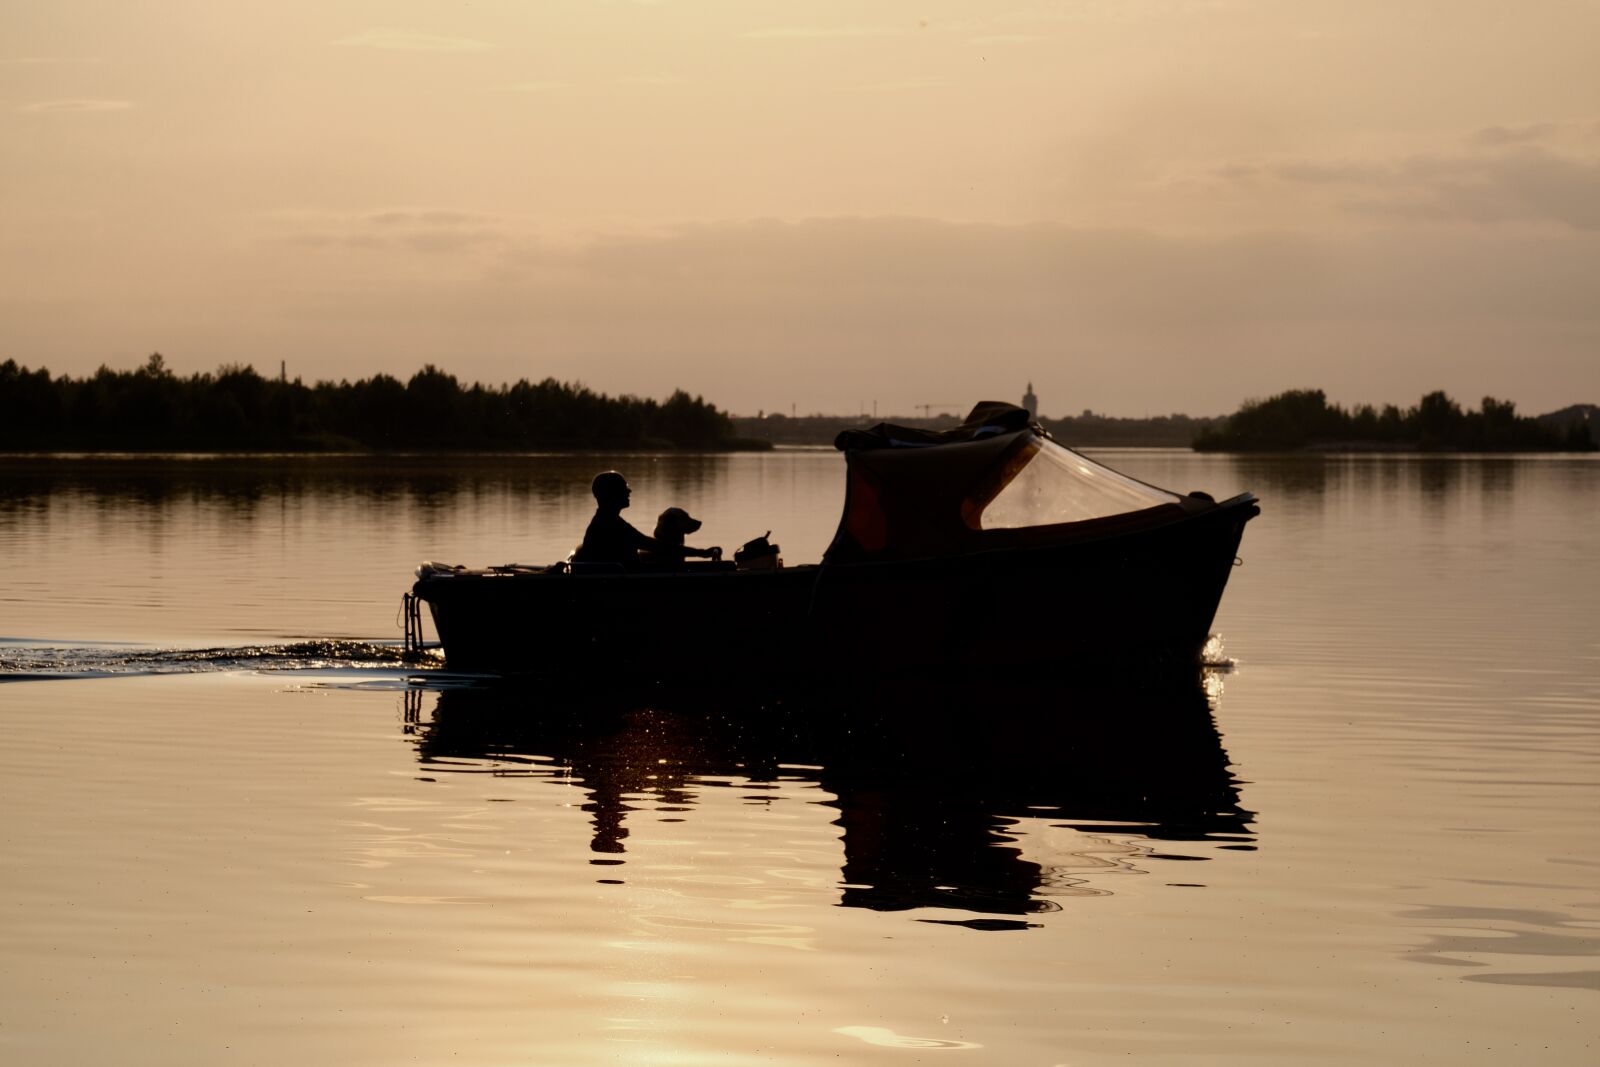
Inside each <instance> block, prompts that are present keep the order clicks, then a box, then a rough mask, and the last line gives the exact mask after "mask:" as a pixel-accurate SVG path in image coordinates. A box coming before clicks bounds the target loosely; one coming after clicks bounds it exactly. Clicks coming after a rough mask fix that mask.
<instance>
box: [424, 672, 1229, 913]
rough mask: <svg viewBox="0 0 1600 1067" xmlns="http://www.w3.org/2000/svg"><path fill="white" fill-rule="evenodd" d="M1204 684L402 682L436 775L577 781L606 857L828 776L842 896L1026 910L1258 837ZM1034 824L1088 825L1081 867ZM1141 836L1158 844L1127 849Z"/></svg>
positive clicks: (1214, 683)
mask: <svg viewBox="0 0 1600 1067" xmlns="http://www.w3.org/2000/svg"><path fill="white" fill-rule="evenodd" d="M1208 687H1209V688H1211V689H1213V690H1214V689H1216V688H1217V687H1218V679H1217V678H1216V676H1214V675H1213V676H1211V677H1209V678H1208V677H1207V676H1205V675H1203V674H1201V673H1199V672H1194V671H1191V672H1189V673H1187V674H1186V675H1184V676H1180V677H1175V678H1173V677H1169V678H1163V679H1158V680H1154V681H1152V680H1149V679H1146V680H1143V681H1141V682H1140V683H1139V684H1136V685H1121V686H1109V685H1085V684H1079V685H1074V686H1071V687H1067V686H1064V685H1061V684H1058V683H1056V682H1055V681H1053V680H1052V683H1051V684H1048V685H1045V684H1039V685H1025V684H1018V683H1015V682H1000V681H995V680H992V679H989V680H984V681H981V682H978V681H956V682H952V681H950V680H949V679H924V680H921V681H918V682H908V681H906V680H904V679H899V680H896V681H895V682H894V683H893V684H892V685H891V684H889V683H882V684H877V685H871V686H862V685H855V686H852V687H851V688H849V689H847V690H846V689H842V688H841V689H839V690H837V691H817V692H812V693H810V694H808V695H806V696H803V697H787V698H778V697H773V696H769V697H766V698H762V697H757V696H749V695H746V696H744V697H741V698H731V697H727V696H723V697H717V696H714V695H711V694H709V693H706V692H692V691H689V690H681V689H679V690H672V691H670V692H662V691H659V690H656V691H653V692H651V693H650V694H649V695H648V696H647V697H641V696H635V697H629V696H627V695H624V694H610V695H607V696H604V697H601V698H598V699H597V698H596V697H594V696H593V695H582V696H578V695H569V696H565V697H563V696H557V695H554V694H552V693H551V692H550V691H549V690H546V689H537V690H536V689H532V688H527V687H518V686H508V685H503V684H502V685H495V686H491V687H484V688H478V687H468V688H446V689H444V690H443V691H441V692H437V693H430V692H424V691H420V690H415V691H413V692H411V693H408V694H407V697H408V703H407V723H406V730H407V731H408V733H410V734H411V735H412V737H413V739H414V742H415V744H416V747H417V757H418V760H419V761H420V762H421V764H422V765H423V767H424V768H425V770H426V773H427V774H429V775H438V774H448V773H451V772H464V773H480V774H481V773H485V772H488V773H493V774H496V775H501V776H519V775H526V776H530V777H543V778H549V777H554V776H557V775H559V776H560V777H562V778H564V779H565V780H568V781H572V780H576V782H577V783H578V784H580V785H581V786H582V788H583V789H584V790H585V791H586V794H587V802H586V803H585V805H584V808H585V810H586V811H588V813H589V815H590V819H591V825H592V834H593V836H592V840H591V842H590V849H591V850H592V852H593V853H594V854H596V855H595V858H592V859H591V862H593V863H611V864H616V863H619V862H620V857H622V856H624V855H625V854H626V852H627V850H628V841H629V834H630V830H631V829H632V830H639V829H640V828H641V827H645V826H650V827H658V825H659V824H656V823H640V824H638V825H636V826H630V821H629V815H630V814H631V813H634V812H638V811H654V812H662V811H667V812H672V813H674V814H675V815H678V816H681V817H682V819H683V820H685V821H690V822H692V821H693V812H694V810H695V805H696V802H697V798H698V796H699V795H700V794H701V793H702V792H703V791H705V790H708V789H712V788H725V787H726V786H727V785H728V782H729V780H730V779H732V780H733V781H734V782H735V783H737V787H738V788H741V789H748V790H752V791H759V790H761V789H762V788H763V785H764V784H768V783H778V782H780V780H781V781H782V782H783V783H785V784H786V785H787V784H788V783H793V782H796V781H799V782H814V783H816V785H818V786H819V787H820V788H821V790H823V791H824V792H825V793H826V794H827V795H829V796H831V798H832V799H831V800H828V801H826V803H829V804H831V805H832V806H834V807H836V808H837V809H838V817H837V819H836V820H835V824H836V825H837V826H839V827H840V828H841V829H842V831H843V835H842V836H843V849H844V857H843V862H842V870H841V872H840V887H841V888H840V900H839V903H840V904H842V905H844V906H846V907H859V908H872V909H875V910H880V911H897V910H904V909H913V908H948V909H959V910H962V911H967V912H973V913H977V914H978V915H980V916H1000V915H1026V914H1030V913H1035V912H1042V911H1053V910H1057V909H1058V908H1059V906H1060V905H1059V904H1057V903H1055V900H1053V899H1052V898H1058V899H1059V898H1063V897H1068V896H1072V895H1082V894H1099V893H1102V892H1104V890H1103V889H1097V888H1085V887H1084V886H1083V883H1084V882H1085V880H1086V878H1085V876H1086V875H1092V873H1093V868H1095V867H1100V868H1104V867H1107V866H1110V865H1112V864H1113V863H1128V862H1136V863H1142V862H1143V861H1144V860H1152V861H1159V860H1160V859H1162V858H1180V857H1171V856H1166V855H1165V854H1164V849H1163V848H1162V847H1161V846H1160V845H1157V844H1153V843H1154V842H1206V843H1208V844H1209V845H1210V846H1211V848H1221V849H1250V848H1253V847H1254V846H1253V844H1251V842H1252V841H1253V837H1252V834H1251V829H1250V825H1251V820H1252V813H1251V812H1249V811H1246V810H1245V809H1243V808H1242V807H1240V804H1239V791H1238V781H1237V779H1235V777H1234V776H1233V774H1232V773H1231V772H1230V770H1229V763H1228V757H1227V753H1226V752H1225V751H1224V750H1223V747H1222V742H1221V739H1220V737H1219V735H1218V732H1217V729H1216V726H1215V723H1214V721H1213V718H1212V707H1211V703H1212V702H1211V699H1210V697H1209V696H1208ZM771 787H772V786H770V785H769V786H768V788H771ZM1024 819H1026V820H1028V826H1029V827H1040V826H1051V827H1061V828H1066V829H1068V830H1074V831H1079V832H1081V833H1083V834H1084V835H1085V836H1084V838H1083V840H1084V842H1085V845H1086V847H1085V849H1084V850H1083V854H1082V855H1081V856H1077V857H1076V859H1077V860H1078V861H1081V862H1073V861H1070V860H1069V862H1065V863H1058V864H1053V865H1052V866H1050V867H1048V868H1047V867H1044V866H1041V865H1040V864H1038V863H1035V862H1033V861H1031V860H1028V859H1026V858H1024V856H1023V853H1022V850H1021V849H1020V848H1018V847H1016V840H1017V838H1015V837H1014V836H1012V835H1013V834H1014V833H1015V832H1016V830H1017V829H1019V828H1020V823H1021V821H1022V820H1024ZM673 821H677V820H676V819H674V820H673ZM660 829H661V831H662V832H663V833H667V832H669V831H667V830H666V829H665V828H660ZM1028 832H1032V831H1031V830H1029V831H1028ZM1090 835H1092V836H1090ZM1129 838H1133V839H1136V840H1137V839H1142V840H1143V841H1144V842H1147V843H1150V844H1145V845H1142V846H1135V847H1128V846H1126V845H1124V846H1123V847H1121V848H1118V847H1117V846H1116V844H1114V842H1115V841H1123V842H1126V840H1127V839H1129ZM1088 846H1093V847H1088ZM1191 851H1195V850H1192V849H1191ZM1106 853H1109V854H1111V855H1112V856H1116V857H1118V858H1117V859H1116V860H1111V861H1108V860H1107V859H1106V858H1104V854H1106ZM1096 854H1098V855H1096ZM1181 858H1202V857H1199V856H1193V857H1181ZM1185 867H1186V868H1187V867H1188V865H1185ZM619 873H620V872H619ZM1184 874H1185V876H1186V877H1185V879H1184V881H1183V882H1181V883H1179V884H1192V883H1191V882H1190V881H1189V877H1191V876H1189V872H1188V870H1187V869H1186V870H1185V871H1184ZM929 921H949V922H953V923H957V924H960V925H966V926H972V927H975V928H977V929H1010V928H1017V927H1022V926H1026V925H1027V923H1025V922H1023V921H1017V920H1002V919H993V918H976V919H966V920H962V919H951V920H929Z"/></svg>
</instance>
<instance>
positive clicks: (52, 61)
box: [0, 56, 103, 67]
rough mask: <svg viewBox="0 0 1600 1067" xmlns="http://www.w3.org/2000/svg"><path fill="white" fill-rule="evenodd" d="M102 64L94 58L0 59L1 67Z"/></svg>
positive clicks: (29, 57) (34, 57)
mask: <svg viewBox="0 0 1600 1067" xmlns="http://www.w3.org/2000/svg"><path fill="white" fill-rule="evenodd" d="M100 62H103V60H101V59H99V58H97V57H94V56H17V57H15V58H13V59H0V67H35V66H38V67H43V66H65V65H78V64H89V63H100Z"/></svg>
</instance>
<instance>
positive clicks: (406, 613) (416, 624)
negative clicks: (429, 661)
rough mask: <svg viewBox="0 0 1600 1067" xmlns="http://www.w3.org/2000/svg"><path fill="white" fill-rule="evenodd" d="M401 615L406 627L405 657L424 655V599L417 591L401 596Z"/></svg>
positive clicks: (411, 657)
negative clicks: (418, 597)
mask: <svg viewBox="0 0 1600 1067" xmlns="http://www.w3.org/2000/svg"><path fill="white" fill-rule="evenodd" d="M400 617H401V619H402V620H403V625H404V627H405V658H406V659H414V658H416V657H418V656H420V655H422V601H421V600H419V599H417V595H416V594H415V593H405V594H403V595H402V596H401V597H400Z"/></svg>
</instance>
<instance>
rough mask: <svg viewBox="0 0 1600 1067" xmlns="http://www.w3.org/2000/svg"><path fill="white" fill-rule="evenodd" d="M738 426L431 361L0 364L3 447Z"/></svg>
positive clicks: (579, 439) (322, 441)
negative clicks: (343, 375)
mask: <svg viewBox="0 0 1600 1067" xmlns="http://www.w3.org/2000/svg"><path fill="white" fill-rule="evenodd" d="M732 434H733V424H732V422H731V420H730V419H729V418H728V416H727V415H726V414H725V413H723V412H722V411H719V410H718V409H717V408H716V407H714V406H713V405H711V404H708V403H706V402H705V400H703V399H702V398H701V397H698V396H690V395H689V394H688V393H686V392H683V391H682V390H679V391H677V392H674V393H673V394H672V396H670V397H669V398H668V399H667V400H666V401H665V402H664V403H662V402H657V401H655V400H649V399H641V398H639V397H635V396H620V397H611V396H606V395H605V394H602V393H595V392H592V391H591V390H589V389H586V388H585V387H583V386H581V385H576V384H569V383H566V382H558V381H556V380H555V379H553V378H547V379H545V380H544V381H540V382H529V381H526V380H523V381H518V382H516V383H515V384H512V385H499V386H485V385H480V384H477V383H473V384H472V385H470V386H463V385H462V384H461V383H460V382H459V381H457V379H456V378H455V376H454V375H451V374H447V373H445V372H444V371H442V370H440V369H439V368H437V367H435V366H433V365H431V364H430V365H428V366H425V367H423V368H422V369H421V370H420V371H418V372H417V373H416V374H414V375H412V376H411V378H410V379H409V380H408V381H406V382H404V383H402V382H401V381H399V380H398V379H396V378H393V377H390V376H389V375H387V374H378V375H374V376H373V377H371V378H364V379H360V380H358V381H355V382H350V381H340V382H329V381H322V382H317V383H316V384H314V385H309V386H308V385H305V384H303V383H302V382H300V381H299V380H298V379H296V380H294V381H281V380H279V379H276V378H263V377H262V376H261V375H259V374H257V373H256V372H255V370H254V369H253V368H251V367H248V366H242V365H225V366H222V367H218V368H217V371H216V373H215V374H195V375H191V376H189V377H187V378H184V377H179V376H177V375H175V374H173V373H172V371H171V370H170V369H169V368H168V367H167V365H166V360H165V359H164V358H163V357H162V356H161V354H160V353H159V352H157V353H153V354H152V355H151V356H150V358H149V359H148V360H146V361H145V363H144V365H143V366H141V367H139V368H138V369H137V370H133V371H114V370H111V369H110V368H108V367H101V368H100V369H99V370H98V371H96V372H95V373H94V374H93V375H91V376H89V377H85V378H71V377H68V376H65V375H63V376H62V377H59V378H52V377H51V375H50V372H49V371H47V370H45V369H43V368H40V369H38V370H29V369H28V368H26V367H22V366H19V365H18V364H17V362H16V361H15V360H10V359H8V360H6V361H5V362H4V363H0V450H10V451H51V450H55V451H60V450H83V451H106V450H122V451H163V450H169V451H196V450H201V451H212V450H215V451H261V450H272V451H277V450H284V451H294V450H327V449H341V448H374V449H481V450H496V451H497V450H504V451H521V450H528V449H539V448H619V447H640V448H694V449H715V448H722V447H728V446H729V445H730V443H731V440H732Z"/></svg>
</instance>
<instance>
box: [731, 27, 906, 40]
mask: <svg viewBox="0 0 1600 1067" xmlns="http://www.w3.org/2000/svg"><path fill="white" fill-rule="evenodd" d="M911 32H912V30H911V28H909V27H895V26H769V27H767V28H766V29H760V30H748V31H746V33H745V36H746V37H749V38H752V39H755V40H816V41H821V40H827V39H830V38H841V37H843V38H848V37H900V36H903V35H905V34H908V33H911Z"/></svg>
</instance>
